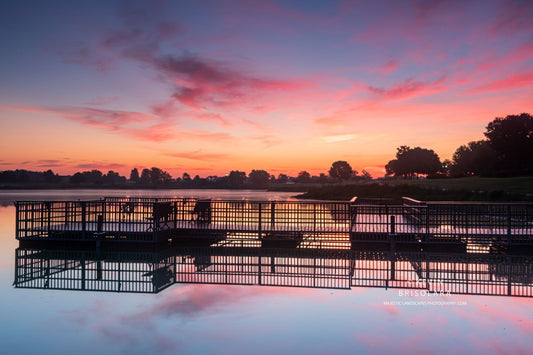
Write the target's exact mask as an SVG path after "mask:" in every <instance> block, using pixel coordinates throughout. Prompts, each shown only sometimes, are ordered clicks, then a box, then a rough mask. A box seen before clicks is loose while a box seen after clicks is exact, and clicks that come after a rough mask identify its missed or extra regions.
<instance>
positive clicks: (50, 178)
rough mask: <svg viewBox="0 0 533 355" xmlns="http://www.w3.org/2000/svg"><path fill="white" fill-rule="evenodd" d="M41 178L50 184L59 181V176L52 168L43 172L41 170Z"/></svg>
mask: <svg viewBox="0 0 533 355" xmlns="http://www.w3.org/2000/svg"><path fill="white" fill-rule="evenodd" d="M43 179H44V181H45V182H47V183H49V184H51V183H56V182H59V180H60V177H59V175H57V174H54V172H53V171H52V170H50V169H48V170H46V171H45V172H43Z"/></svg>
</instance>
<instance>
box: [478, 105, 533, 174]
mask: <svg viewBox="0 0 533 355" xmlns="http://www.w3.org/2000/svg"><path fill="white" fill-rule="evenodd" d="M485 136H486V137H487V138H488V140H489V143H490V146H491V147H492V148H493V149H494V150H495V151H496V152H497V153H498V155H499V160H500V162H499V167H500V169H501V170H506V171H508V172H511V173H519V172H532V171H533V116H531V115H530V114H528V113H522V114H520V115H508V116H507V117H505V118H500V117H498V118H496V119H494V120H493V121H492V122H490V123H489V124H488V125H487V129H486V131H485Z"/></svg>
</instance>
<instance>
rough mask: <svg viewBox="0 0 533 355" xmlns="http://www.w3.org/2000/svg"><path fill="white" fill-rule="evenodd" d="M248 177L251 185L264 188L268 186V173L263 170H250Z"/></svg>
mask: <svg viewBox="0 0 533 355" xmlns="http://www.w3.org/2000/svg"><path fill="white" fill-rule="evenodd" d="M248 179H249V181H250V184H251V185H252V187H254V188H259V189H264V188H266V187H267V186H268V182H269V180H270V174H269V173H267V172H266V171H265V170H252V171H251V172H250V174H249V175H248Z"/></svg>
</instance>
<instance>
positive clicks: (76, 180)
mask: <svg viewBox="0 0 533 355" xmlns="http://www.w3.org/2000/svg"><path fill="white" fill-rule="evenodd" d="M70 182H71V183H73V184H83V183H86V184H94V185H101V184H103V182H104V181H103V174H102V172H101V171H100V170H91V171H84V172H81V173H80V172H78V173H76V174H74V175H72V177H71V178H70Z"/></svg>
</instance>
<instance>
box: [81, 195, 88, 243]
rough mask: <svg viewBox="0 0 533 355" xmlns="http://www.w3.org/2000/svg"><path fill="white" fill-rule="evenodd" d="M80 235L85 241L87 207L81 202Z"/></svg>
mask: <svg viewBox="0 0 533 355" xmlns="http://www.w3.org/2000/svg"><path fill="white" fill-rule="evenodd" d="M80 204H81V234H82V237H83V239H87V235H86V232H87V205H86V202H85V201H81V202H80Z"/></svg>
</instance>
